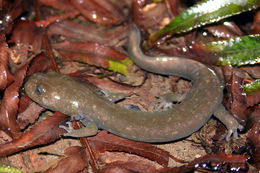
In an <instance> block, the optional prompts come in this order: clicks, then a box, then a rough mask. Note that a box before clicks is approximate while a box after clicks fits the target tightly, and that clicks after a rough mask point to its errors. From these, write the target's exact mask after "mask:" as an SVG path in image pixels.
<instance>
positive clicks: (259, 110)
mask: <svg viewBox="0 0 260 173" xmlns="http://www.w3.org/2000/svg"><path fill="white" fill-rule="evenodd" d="M249 120H250V124H252V127H251V129H250V130H249V132H248V134H247V140H248V142H249V144H250V146H251V150H252V151H251V153H252V155H253V160H254V163H255V166H256V168H257V170H258V171H260V107H259V106H258V107H256V108H255V110H254V111H253V112H252V113H251V115H250V116H249Z"/></svg>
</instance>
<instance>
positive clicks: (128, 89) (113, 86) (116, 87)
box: [68, 72, 136, 96]
mask: <svg viewBox="0 0 260 173" xmlns="http://www.w3.org/2000/svg"><path fill="white" fill-rule="evenodd" d="M68 75H69V76H71V77H76V78H80V79H81V80H85V81H88V82H90V83H92V84H94V85H95V86H98V87H100V88H105V89H108V90H109V91H112V92H113V91H114V92H124V93H127V94H126V96H129V95H130V94H132V92H133V91H134V90H135V89H136V87H133V86H128V85H122V84H119V83H116V82H113V81H111V80H105V79H100V78H97V77H93V76H90V75H85V74H82V73H79V72H76V73H71V74H68Z"/></svg>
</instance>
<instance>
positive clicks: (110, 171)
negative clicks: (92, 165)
mask: <svg viewBox="0 0 260 173" xmlns="http://www.w3.org/2000/svg"><path fill="white" fill-rule="evenodd" d="M98 173H136V172H135V171H130V170H127V169H126V168H120V167H112V166H111V167H108V168H104V169H102V170H99V171H98Z"/></svg>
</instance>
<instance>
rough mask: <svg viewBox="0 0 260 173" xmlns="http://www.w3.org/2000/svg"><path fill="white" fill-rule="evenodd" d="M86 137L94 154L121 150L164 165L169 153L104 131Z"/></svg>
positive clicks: (166, 163) (166, 162)
mask: <svg viewBox="0 0 260 173" xmlns="http://www.w3.org/2000/svg"><path fill="white" fill-rule="evenodd" d="M88 139H89V142H90V144H91V147H92V149H93V151H94V153H95V154H96V155H99V154H100V153H103V152H105V151H121V152H127V153H131V154H136V155H139V156H142V157H145V158H148V159H150V160H152V161H156V162H157V163H159V164H161V165H164V166H166V165H168V161H169V157H170V155H169V153H168V152H167V151H164V150H162V149H159V148H157V147H155V146H152V145H151V144H149V143H144V142H136V141H131V140H128V139H124V138H121V137H118V136H115V135H113V134H108V133H107V132H106V131H102V132H100V133H98V135H96V136H94V137H90V138H88Z"/></svg>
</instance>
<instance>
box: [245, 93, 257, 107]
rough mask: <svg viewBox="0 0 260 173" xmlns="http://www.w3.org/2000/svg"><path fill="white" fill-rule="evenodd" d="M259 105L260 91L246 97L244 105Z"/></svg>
mask: <svg viewBox="0 0 260 173" xmlns="http://www.w3.org/2000/svg"><path fill="white" fill-rule="evenodd" d="M259 103H260V91H257V92H254V93H253V94H251V95H249V96H247V97H246V105H247V106H254V105H257V104H259Z"/></svg>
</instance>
